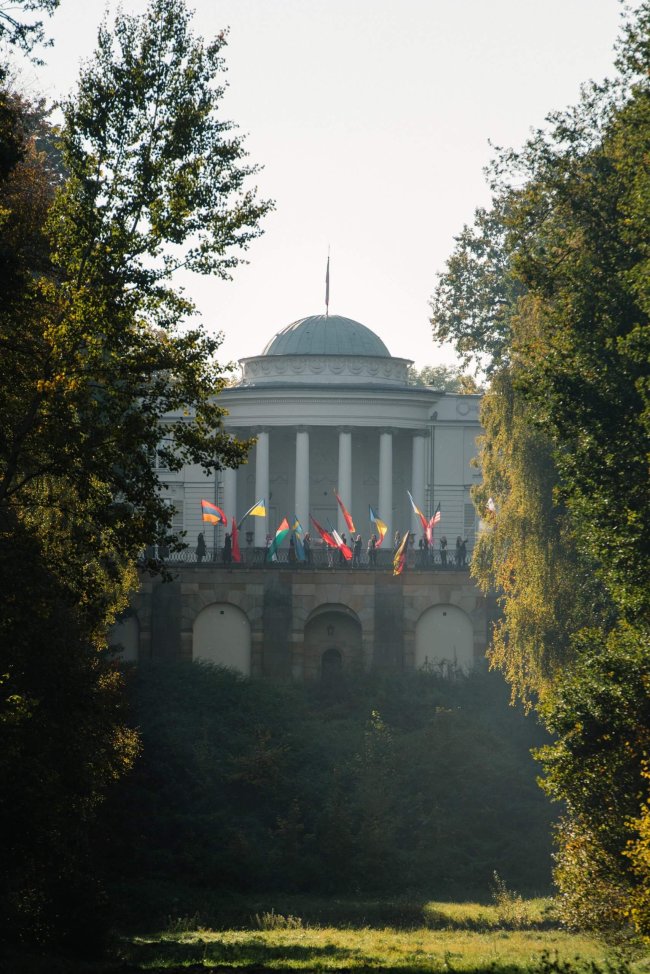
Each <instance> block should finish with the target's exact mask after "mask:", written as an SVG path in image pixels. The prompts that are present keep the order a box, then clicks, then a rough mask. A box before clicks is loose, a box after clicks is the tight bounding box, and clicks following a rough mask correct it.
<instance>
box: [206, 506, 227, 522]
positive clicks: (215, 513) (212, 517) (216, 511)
mask: <svg viewBox="0 0 650 974" xmlns="http://www.w3.org/2000/svg"><path fill="white" fill-rule="evenodd" d="M201 513H202V516H203V520H204V521H207V522H208V523H209V524H226V525H227V524H228V518H227V517H226V515H225V514H224V513H223V511H222V510H221V508H220V507H217V505H216V504H211V503H210V501H201Z"/></svg>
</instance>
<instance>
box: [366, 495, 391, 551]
mask: <svg viewBox="0 0 650 974" xmlns="http://www.w3.org/2000/svg"><path fill="white" fill-rule="evenodd" d="M368 508H369V510H370V520H371V521H372V523H373V524H374V525H375V527H376V528H377V534H378V535H379V541H378V542H377V547H379V545H380V544H381V543H382V541H383V540H384V537H385V535H386V532H387V531H388V525H387V524H384V522H383V521H382V519H381V518H380V517H379V515H378V514H375V512H374V511H373V509H372V507H370V505H368Z"/></svg>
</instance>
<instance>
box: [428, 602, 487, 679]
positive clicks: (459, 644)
mask: <svg viewBox="0 0 650 974" xmlns="http://www.w3.org/2000/svg"><path fill="white" fill-rule="evenodd" d="M473 665H474V625H473V623H472V620H471V618H470V617H469V616H468V614H467V613H466V612H465V611H463V609H460V608H459V607H458V606H456V605H433V606H431V607H430V608H428V609H426V610H425V611H424V612H423V613H422V615H421V616H420V618H419V619H418V621H417V625H416V627H415V666H416V667H417V668H418V669H419V668H420V667H422V666H434V667H442V668H446V669H447V670H449V669H450V668H456V667H457V668H459V669H462V670H464V671H465V672H467V671H468V670H470V669H471V668H472V666H473Z"/></svg>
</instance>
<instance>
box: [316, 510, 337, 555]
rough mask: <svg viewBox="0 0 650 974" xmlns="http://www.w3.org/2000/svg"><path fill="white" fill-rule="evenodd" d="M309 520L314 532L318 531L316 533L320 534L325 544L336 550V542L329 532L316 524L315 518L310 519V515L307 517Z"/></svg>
mask: <svg viewBox="0 0 650 974" xmlns="http://www.w3.org/2000/svg"><path fill="white" fill-rule="evenodd" d="M309 519H310V521H311V523H312V524H313V525H314V527H315V528H316V530H317V531H318V533H319V534H320V536H321V538H322V539H323V541H324V542H325V544H326V545H328V546H329V547H330V548H338V545H337V543H336V541H335V540H334V538H333V537H332V535H331V534H330V533H329V531H326V530H325V528H324V527H321V525H320V524H319V523H318V521H317V520H316V518H315V517H312V516H311V514H310V515H309Z"/></svg>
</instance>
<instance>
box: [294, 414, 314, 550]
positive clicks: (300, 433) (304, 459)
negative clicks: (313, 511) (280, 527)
mask: <svg viewBox="0 0 650 974" xmlns="http://www.w3.org/2000/svg"><path fill="white" fill-rule="evenodd" d="M295 508H296V509H295V511H293V512H292V513H294V514H295V515H296V517H297V518H298V520H299V521H300V523H301V525H302V529H303V531H305V532H307V531H309V530H310V527H309V433H308V432H307V430H306V429H302V428H300V427H299V428H298V430H297V431H296V493H295Z"/></svg>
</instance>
